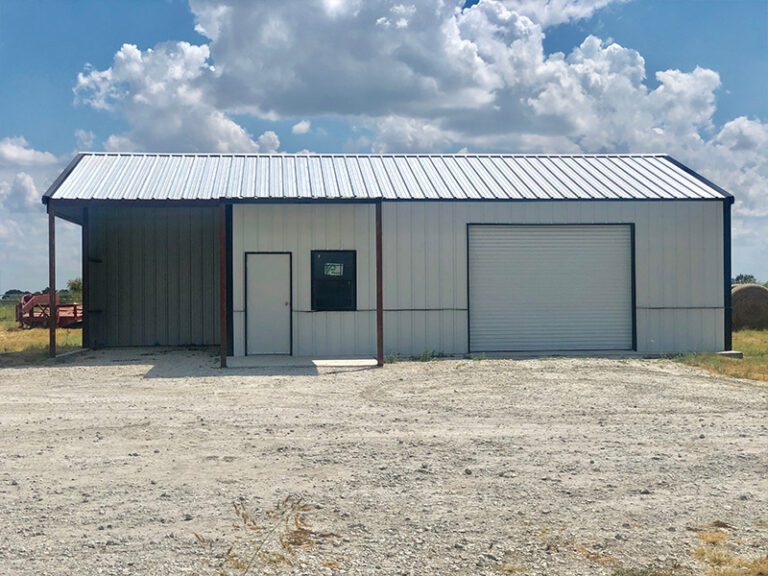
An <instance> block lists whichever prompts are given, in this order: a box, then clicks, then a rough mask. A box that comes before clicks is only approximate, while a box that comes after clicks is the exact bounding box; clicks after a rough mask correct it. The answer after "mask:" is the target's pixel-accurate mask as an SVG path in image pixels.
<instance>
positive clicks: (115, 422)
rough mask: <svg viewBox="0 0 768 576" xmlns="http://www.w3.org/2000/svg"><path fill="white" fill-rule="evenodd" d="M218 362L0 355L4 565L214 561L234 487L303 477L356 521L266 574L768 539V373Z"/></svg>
mask: <svg viewBox="0 0 768 576" xmlns="http://www.w3.org/2000/svg"><path fill="white" fill-rule="evenodd" d="M215 364H216V358H215V357H213V356H211V355H209V353H208V352H197V351H170V350H158V351H147V350H122V351H109V352H106V351H105V352H91V353H88V354H87V355H85V356H81V357H77V358H72V359H70V360H69V361H67V362H64V363H60V364H51V365H47V366H42V367H33V368H32V367H31V368H25V369H15V368H14V369H5V370H2V371H0V437H1V438H2V439H3V442H2V444H1V445H0V493H1V494H2V497H1V498H0V517H2V519H3V522H2V524H1V525H0V567H2V568H0V572H2V573H3V574H31V573H34V574H149V575H153V574H185V573H189V574H192V573H195V574H197V573H206V569H205V568H204V566H203V561H204V558H205V556H206V554H205V553H204V551H203V549H202V548H201V547H200V546H199V544H198V543H197V542H196V541H195V538H194V535H193V533H195V532H197V533H199V534H201V535H204V536H205V537H206V538H208V539H211V540H215V541H216V542H217V544H222V545H223V544H226V543H227V542H232V541H233V540H232V538H233V532H232V521H233V520H234V519H235V516H234V514H233V510H232V505H233V503H240V504H243V505H244V506H245V507H246V508H247V509H248V510H250V511H251V512H252V513H253V515H254V516H255V517H257V518H260V519H261V518H264V514H265V512H266V511H268V510H270V509H272V508H273V507H274V505H275V503H277V502H278V501H280V500H281V499H283V498H285V497H286V496H288V495H290V494H297V495H301V496H302V497H303V498H304V500H305V502H307V503H309V504H310V505H311V509H310V511H309V512H308V520H309V521H310V523H311V524H312V526H313V527H315V528H316V529H317V530H318V531H321V532H328V533H333V534H334V536H328V537H325V538H321V539H319V541H318V542H317V544H316V545H315V546H314V547H311V548H308V549H299V550H297V551H296V555H295V556H294V557H292V560H293V562H294V565H293V566H286V565H283V564H279V563H277V564H270V565H268V566H267V567H266V568H264V573H298V574H301V573H306V574H318V573H319V574H337V573H338V574H342V573H344V574H470V573H471V574H500V573H515V572H514V571H517V572H516V573H522V574H560V575H566V574H613V573H614V572H615V571H616V570H617V569H618V568H620V567H625V568H633V567H649V566H659V567H674V566H678V567H677V568H676V570H677V572H674V573H678V572H679V573H681V574H686V573H702V572H703V571H704V570H705V567H706V565H705V564H703V563H700V562H699V560H697V559H696V558H695V557H694V555H693V554H692V551H694V550H696V549H699V548H702V547H703V546H704V547H706V546H712V545H711V544H703V543H702V534H703V533H708V532H713V531H714V532H718V533H722V534H723V538H724V539H725V540H724V541H723V542H722V543H721V544H718V545H717V546H721V547H726V548H725V549H727V550H730V551H731V552H732V553H734V554H738V555H739V556H740V557H744V558H755V557H758V556H760V555H761V554H762V555H765V552H766V542H768V496H767V495H768V480H767V477H766V474H765V472H766V470H768V449H767V448H768V387H766V386H764V385H759V384H754V383H750V382H748V381H739V380H729V379H724V378H720V377H715V376H711V375H708V374H705V373H703V372H699V371H697V370H695V369H691V368H687V367H683V366H681V365H678V364H675V363H672V362H670V361H665V360H639V359H630V360H628V359H584V358H579V359H573V358H571V359H569V358H553V359H531V360H514V361H512V360H481V361H472V360H444V361H437V362H427V363H399V364H394V365H389V366H387V367H386V368H384V369H357V370H341V369H323V368H319V369H317V368H312V369H309V368H306V369H305V368H293V369H280V368H277V367H272V368H267V369H263V370H254V369H249V370H245V369H243V370H229V371H222V370H219V369H216V368H215V367H214V366H215ZM318 371H319V373H318ZM707 526H709V527H708V528H707ZM262 568H263V566H262V565H261V564H259V566H258V570H262ZM258 570H256V567H254V568H253V573H260V572H259V571H258Z"/></svg>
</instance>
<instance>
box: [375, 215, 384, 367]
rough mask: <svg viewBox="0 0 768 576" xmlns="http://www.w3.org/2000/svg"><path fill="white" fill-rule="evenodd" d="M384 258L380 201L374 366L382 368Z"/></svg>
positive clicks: (377, 236) (377, 240)
mask: <svg viewBox="0 0 768 576" xmlns="http://www.w3.org/2000/svg"><path fill="white" fill-rule="evenodd" d="M383 261H384V258H383V247H382V232H381V201H378V202H377V203H376V364H377V365H379V366H384V263H383Z"/></svg>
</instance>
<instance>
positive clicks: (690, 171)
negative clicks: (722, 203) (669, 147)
mask: <svg viewBox="0 0 768 576" xmlns="http://www.w3.org/2000/svg"><path fill="white" fill-rule="evenodd" d="M664 158H666V159H667V160H668V161H670V162H671V163H672V164H674V165H675V166H677V167H678V168H680V170H682V171H683V172H685V173H686V174H688V175H689V176H692V177H693V178H696V179H697V180H698V181H699V182H701V183H702V184H706V185H707V186H709V187H710V188H713V189H714V190H715V191H716V192H717V193H718V194H721V195H722V196H723V198H725V199H726V200H727V201H728V202H729V203H731V204H733V201H734V197H733V194H731V193H730V192H728V191H727V190H725V189H723V188H721V187H720V186H718V185H717V184H715V183H714V182H712V181H711V180H709V179H707V178H705V177H704V176H702V175H701V174H699V173H698V172H696V171H695V170H693V169H691V168H689V167H688V166H686V165H685V164H683V163H682V162H680V161H679V160H676V159H674V158H672V156H669V155H665V156H664Z"/></svg>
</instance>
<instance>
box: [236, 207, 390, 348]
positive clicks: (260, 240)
mask: <svg viewBox="0 0 768 576" xmlns="http://www.w3.org/2000/svg"><path fill="white" fill-rule="evenodd" d="M232 220H233V224H232V225H233V233H232V244H233V279H232V295H233V324H234V353H235V355H238V356H240V355H243V354H244V352H245V348H244V335H245V314H244V309H245V294H244V286H245V277H244V270H243V266H244V262H245V259H244V253H245V252H290V253H291V254H292V255H293V257H292V266H293V270H292V272H293V279H292V301H293V312H292V315H291V316H292V318H291V322H292V328H293V354H294V355H296V356H317V357H323V356H326V357H328V356H331V357H333V356H335V357H345V356H346V357H349V356H371V355H373V354H375V352H376V318H375V306H376V294H375V285H376V284H375V278H376V260H375V249H374V207H373V205H372V204H367V205H361V204H344V205H339V206H328V205H316V204H301V205H296V204H294V205H282V204H279V205H276V204H272V205H260V206H257V205H235V206H234V207H233V214H232ZM312 250H355V251H356V252H357V266H356V268H357V308H358V309H357V310H356V311H344V312H315V311H313V310H312V302H311V295H312V292H311V286H312V282H311V258H310V256H311V251H312ZM249 338H250V334H249Z"/></svg>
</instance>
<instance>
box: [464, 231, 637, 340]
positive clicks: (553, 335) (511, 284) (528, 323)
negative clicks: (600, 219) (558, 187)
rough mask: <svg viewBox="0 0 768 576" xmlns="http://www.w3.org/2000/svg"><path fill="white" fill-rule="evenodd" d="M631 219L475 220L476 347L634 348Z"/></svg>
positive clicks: (472, 253) (472, 290) (471, 243)
mask: <svg viewBox="0 0 768 576" xmlns="http://www.w3.org/2000/svg"><path fill="white" fill-rule="evenodd" d="M631 249H632V248H631V229H630V227H629V226H627V225H594V226H593V225H573V226H571V225H564V226H560V225H557V226H517V225H514V226H513V225H509V226H504V225H488V226H485V225H483V226H479V225H471V226H469V276H470V346H471V350H472V351H488V352H491V351H518V350H519V351H546V350H552V351H556V350H628V349H631V347H632V302H631V298H632V288H631V282H632V271H631V263H632V255H631Z"/></svg>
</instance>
